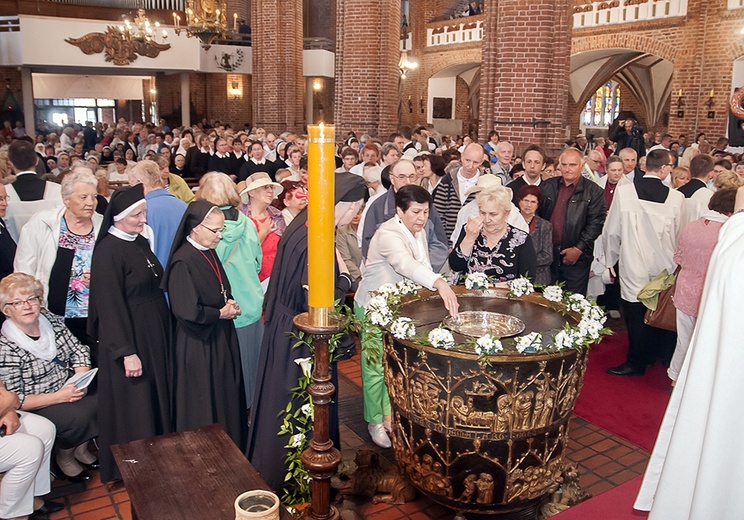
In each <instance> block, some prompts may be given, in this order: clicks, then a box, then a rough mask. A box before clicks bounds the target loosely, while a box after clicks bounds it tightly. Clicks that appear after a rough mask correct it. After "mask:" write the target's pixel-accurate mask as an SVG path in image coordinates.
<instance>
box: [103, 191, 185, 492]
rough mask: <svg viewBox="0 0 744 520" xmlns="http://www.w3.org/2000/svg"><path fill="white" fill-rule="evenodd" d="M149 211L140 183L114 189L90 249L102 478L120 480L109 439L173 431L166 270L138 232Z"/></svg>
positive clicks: (132, 438) (122, 440)
mask: <svg viewBox="0 0 744 520" xmlns="http://www.w3.org/2000/svg"><path fill="white" fill-rule="evenodd" d="M146 208H147V203H146V202H145V195H144V192H143V190H142V185H141V184H140V185H137V186H133V187H131V188H121V189H119V190H117V191H116V192H114V194H113V196H112V197H111V203H110V204H109V206H108V208H107V209H106V213H105V215H104V218H103V224H102V225H101V231H100V233H99V235H98V241H97V243H96V247H95V249H94V250H93V259H92V266H93V267H91V278H90V304H89V308H90V310H89V318H88V334H89V335H90V336H91V337H93V338H96V339H97V340H98V352H99V354H98V368H99V373H98V377H97V379H98V425H99V437H98V447H99V454H98V457H99V460H100V464H101V481H102V482H108V481H111V480H117V479H120V478H121V476H120V474H119V470H118V468H117V467H116V463H115V462H114V459H113V456H112V454H111V449H110V446H111V445H112V444H118V443H121V442H129V441H133V440H136V439H145V438H148V437H152V436H155V435H161V434H163V433H168V432H170V431H172V425H171V406H170V398H171V395H170V394H171V393H170V379H169V377H168V376H169V368H170V362H169V359H170V330H171V325H170V312H169V311H168V305H167V303H166V301H165V295H164V294H163V291H162V290H161V289H160V282H161V280H162V278H163V268H162V267H161V266H160V263H159V262H158V259H157V258H156V257H155V254H154V253H153V252H152V251H151V250H150V246H149V244H148V242H147V240H146V239H145V238H144V237H143V236H142V235H140V232H142V230H143V229H144V227H145V221H146Z"/></svg>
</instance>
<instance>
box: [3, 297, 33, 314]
mask: <svg viewBox="0 0 744 520" xmlns="http://www.w3.org/2000/svg"><path fill="white" fill-rule="evenodd" d="M40 304H41V298H39V297H38V296H31V297H29V298H27V299H25V300H17V301H14V302H8V303H6V304H5V305H6V306H7V305H10V306H11V307H13V308H14V309H15V310H17V311H18V310H21V309H23V308H24V307H25V306H26V305H28V306H29V307H36V306H37V305H40Z"/></svg>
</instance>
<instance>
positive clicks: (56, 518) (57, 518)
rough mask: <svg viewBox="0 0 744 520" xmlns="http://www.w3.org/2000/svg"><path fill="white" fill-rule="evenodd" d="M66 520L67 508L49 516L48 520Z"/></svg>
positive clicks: (68, 512) (67, 516)
mask: <svg viewBox="0 0 744 520" xmlns="http://www.w3.org/2000/svg"><path fill="white" fill-rule="evenodd" d="M68 518H70V510H69V509H68V508H64V509H63V510H62V511H57V512H56V513H54V514H52V515H49V520H67V519H68Z"/></svg>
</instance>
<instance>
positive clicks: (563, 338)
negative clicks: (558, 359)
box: [553, 330, 576, 350]
mask: <svg viewBox="0 0 744 520" xmlns="http://www.w3.org/2000/svg"><path fill="white" fill-rule="evenodd" d="M575 341H576V337H575V334H574V332H573V331H571V330H562V331H560V332H559V333H558V334H556V335H555V336H554V337H553V343H554V344H555V348H557V349H558V350H566V349H571V348H574V343H575Z"/></svg>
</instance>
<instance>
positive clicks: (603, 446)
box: [592, 439, 630, 457]
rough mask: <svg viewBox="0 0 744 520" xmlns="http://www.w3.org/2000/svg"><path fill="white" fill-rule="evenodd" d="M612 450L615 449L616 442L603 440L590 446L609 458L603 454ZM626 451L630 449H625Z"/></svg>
mask: <svg viewBox="0 0 744 520" xmlns="http://www.w3.org/2000/svg"><path fill="white" fill-rule="evenodd" d="M613 448H617V442H615V441H614V440H613V439H604V440H601V441H599V442H597V443H595V444H592V449H593V450H595V451H598V452H599V453H604V454H605V455H607V456H608V457H610V455H609V454H607V453H605V452H607V451H610V450H612V449H613ZM626 449H630V448H626Z"/></svg>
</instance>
